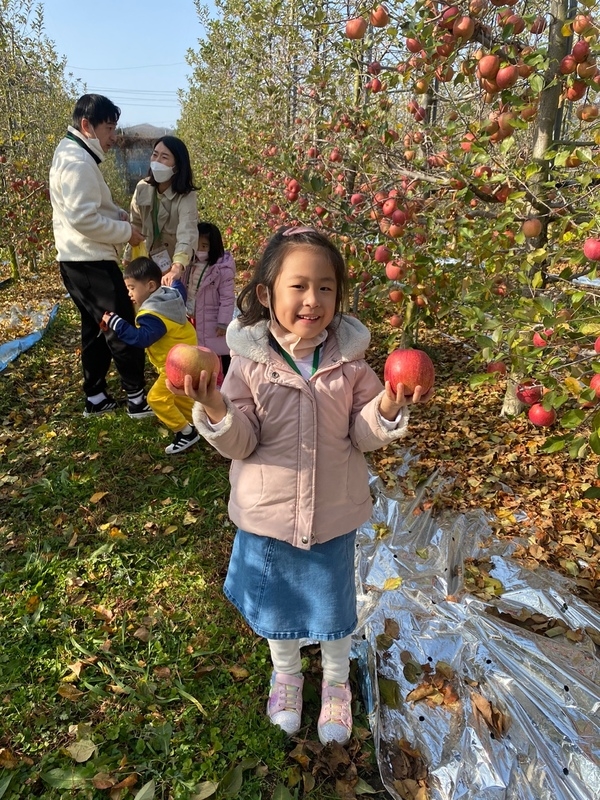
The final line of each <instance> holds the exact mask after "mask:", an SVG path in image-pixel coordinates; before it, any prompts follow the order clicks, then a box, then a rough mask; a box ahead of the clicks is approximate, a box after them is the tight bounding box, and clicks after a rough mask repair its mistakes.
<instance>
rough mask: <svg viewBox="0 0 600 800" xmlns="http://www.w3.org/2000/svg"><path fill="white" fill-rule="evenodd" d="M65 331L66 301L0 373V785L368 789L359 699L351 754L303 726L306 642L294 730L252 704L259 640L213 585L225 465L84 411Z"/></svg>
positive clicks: (197, 793) (313, 709) (262, 657)
mask: <svg viewBox="0 0 600 800" xmlns="http://www.w3.org/2000/svg"><path fill="white" fill-rule="evenodd" d="M77 346H78V327H77V320H76V318H75V314H74V313H73V310H72V308H71V307H70V305H68V304H67V305H65V306H64V307H61V310H60V312H59V315H58V317H57V319H56V321H55V323H54V325H53V327H52V329H51V330H50V331H49V333H48V334H47V335H46V336H45V337H44V338H43V339H42V341H41V342H40V343H38V344H37V345H36V346H35V347H34V348H33V349H32V350H30V351H28V352H27V353H25V354H24V355H22V356H21V357H20V358H19V359H18V360H17V361H16V362H14V363H13V364H12V365H11V366H10V367H9V368H8V369H7V370H6V371H5V372H4V373H3V374H0V388H1V391H0V420H1V421H2V427H1V428H0V641H1V642H2V647H1V649H0V705H1V709H0V798H4V800H8V798H10V800H13V798H34V797H35V798H44V799H45V800H55V799H57V798H67V797H68V798H72V797H77V798H110V800H119V799H120V798H127V797H131V798H133V797H135V796H136V794H138V793H139V795H140V796H141V798H143V800H147V798H151V797H156V798H164V800H166V799H167V798H171V799H172V800H183V799H187V798H190V800H191V798H201V797H208V796H209V794H208V793H209V792H210V793H211V794H210V796H213V797H216V798H221V797H239V798H242V799H244V798H247V799H248V800H259V798H270V797H277V798H279V800H286V798H292V797H304V796H306V795H307V794H308V795H309V796H310V797H312V798H314V799H315V800H326V798H332V797H337V796H339V793H340V787H346V789H345V790H346V791H348V792H354V790H355V789H356V788H357V787H358V789H360V787H361V786H364V784H363V783H362V781H364V782H366V783H370V784H371V785H372V786H374V787H377V788H381V784H380V782H379V780H378V775H377V769H376V764H375V761H374V755H373V748H372V743H371V740H370V738H369V736H368V733H367V731H366V730H365V728H366V721H365V719H366V718H365V716H364V713H362V709H361V704H360V698H358V699H357V703H356V711H357V717H356V721H357V728H356V730H357V732H358V735H357V737H356V738H355V739H354V740H353V742H352V744H351V746H350V747H349V748H348V749H347V752H348V753H349V755H350V761H351V766H352V768H353V769H352V770H350V771H349V770H348V768H347V766H346V767H345V768H344V770H343V771H342V772H340V767H339V764H338V762H339V759H337V760H336V759H335V758H333V757H332V754H331V753H330V752H328V751H327V750H325V751H324V750H323V749H322V748H321V747H320V745H319V744H318V742H317V741H316V717H317V715H318V696H317V691H318V683H319V662H318V651H317V650H316V648H315V649H311V648H309V649H307V650H306V651H305V653H304V655H305V659H304V663H305V666H306V671H307V678H308V680H307V684H306V690H305V694H306V713H305V716H304V719H305V721H306V727H305V728H303V730H302V736H303V738H302V739H301V740H300V741H299V742H298V741H295V742H290V741H289V740H287V739H286V738H285V737H284V735H283V734H281V733H279V732H278V731H277V729H275V728H274V727H273V726H272V725H271V724H270V723H269V721H268V720H267V718H266V716H265V713H264V710H265V702H266V692H267V688H266V687H267V684H268V677H269V674H270V662H269V656H268V648H267V646H266V643H265V641H264V640H262V639H260V638H258V637H256V636H255V635H254V634H253V633H252V631H250V629H249V628H247V626H246V625H245V624H244V623H243V621H242V619H241V618H240V616H239V615H238V613H237V612H236V611H235V610H234V609H233V608H232V607H231V606H230V604H229V603H228V602H227V601H226V599H225V598H224V596H223V594H222V584H223V579H224V576H225V572H226V568H227V561H228V554H229V551H230V546H231V542H232V537H233V533H234V531H233V529H232V526H231V524H230V522H229V520H228V517H227V509H226V498H227V495H228V479H227V474H228V463H227V462H226V461H225V460H224V459H222V458H221V457H220V456H219V455H218V454H217V453H216V452H215V451H214V450H212V449H211V448H209V447H208V445H206V444H205V443H201V444H200V445H198V446H196V447H194V448H192V449H191V450H189V451H187V452H186V453H183V454H181V455H179V456H177V457H171V458H170V457H168V456H165V454H164V447H165V445H166V444H168V442H169V441H170V435H169V434H168V432H167V431H165V430H163V429H161V427H160V425H159V424H158V423H157V422H156V421H154V420H143V421H134V420H130V419H129V418H128V417H127V416H126V415H125V413H124V411H123V410H120V411H118V412H116V413H114V414H107V415H104V416H102V417H100V418H98V419H84V418H83V416H82V414H81V411H82V396H81V394H80V386H79V359H78V354H77ZM149 378H151V376H149ZM111 389H112V390H113V391H114V393H115V394H116V395H118V394H120V390H119V387H118V385H117V384H116V383H115V384H113V385H112V387H111ZM334 755H335V754H334ZM350 772H351V773H352V775H351V776H350V777H348V776H349V774H350ZM151 781H154V783H153V784H150V782H151ZM336 781H337V782H338V783H337V791H336ZM357 781H358V783H357ZM147 784H150V786H148V788H147V789H146V790H143V791H140V789H141V787H143V786H146V785H147ZM353 787H354V788H353ZM367 788H368V787H367ZM144 792H145V793H144ZM347 796H349V797H351V796H355V795H354V793H351V794H348V795H347Z"/></svg>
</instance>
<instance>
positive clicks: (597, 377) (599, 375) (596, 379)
mask: <svg viewBox="0 0 600 800" xmlns="http://www.w3.org/2000/svg"><path fill="white" fill-rule="evenodd" d="M590 389H593V390H594V391H595V392H596V397H598V398H600V372H596V373H595V374H594V375H593V376H592V379H591V381H590Z"/></svg>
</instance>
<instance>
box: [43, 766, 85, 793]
mask: <svg viewBox="0 0 600 800" xmlns="http://www.w3.org/2000/svg"><path fill="white" fill-rule="evenodd" d="M40 778H41V779H42V780H43V781H44V783H46V784H48V786H52V787H53V788H54V789H79V788H81V787H82V786H85V785H86V783H87V780H86V778H85V776H84V773H83V771H81V770H76V769H60V768H59V767H57V768H56V769H51V770H50V771H49V772H42V774H41V775H40Z"/></svg>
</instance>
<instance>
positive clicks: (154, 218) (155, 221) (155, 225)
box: [152, 188, 160, 246]
mask: <svg viewBox="0 0 600 800" xmlns="http://www.w3.org/2000/svg"><path fill="white" fill-rule="evenodd" d="M152 228H153V230H154V238H153V239H152V246H154V245H155V244H156V241H157V239H160V228H159V227H158V189H156V188H155V189H154V197H153V198H152Z"/></svg>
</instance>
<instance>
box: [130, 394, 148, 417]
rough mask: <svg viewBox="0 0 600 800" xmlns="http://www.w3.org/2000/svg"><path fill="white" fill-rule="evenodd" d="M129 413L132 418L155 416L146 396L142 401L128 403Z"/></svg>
mask: <svg viewBox="0 0 600 800" xmlns="http://www.w3.org/2000/svg"><path fill="white" fill-rule="evenodd" d="M127 415H128V416H129V417H131V419H145V418H146V417H153V416H154V411H152V409H151V408H150V406H149V405H148V401H147V400H146V398H144V399H143V400H142V402H141V403H127Z"/></svg>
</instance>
